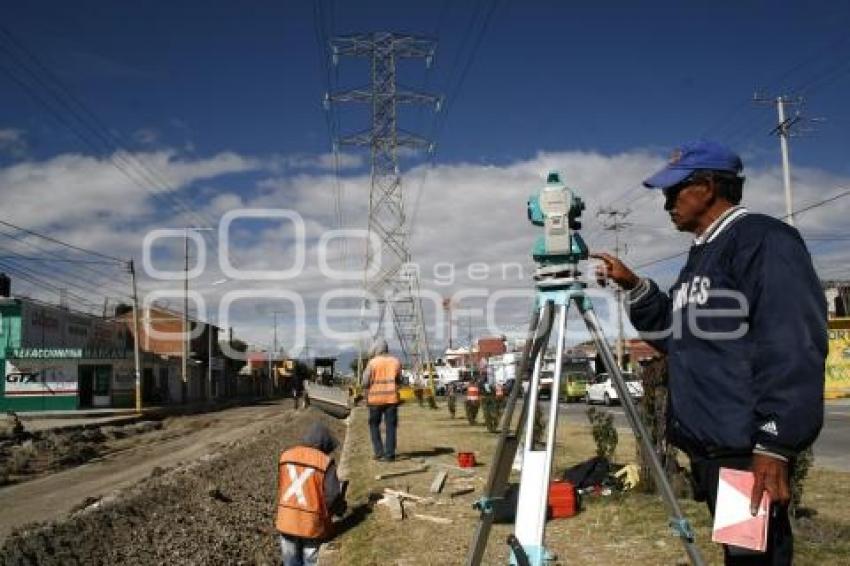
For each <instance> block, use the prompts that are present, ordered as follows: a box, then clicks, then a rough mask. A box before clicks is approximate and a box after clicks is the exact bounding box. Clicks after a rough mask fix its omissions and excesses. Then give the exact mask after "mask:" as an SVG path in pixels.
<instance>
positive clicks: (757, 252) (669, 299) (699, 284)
mask: <svg viewBox="0 0 850 566" xmlns="http://www.w3.org/2000/svg"><path fill="white" fill-rule="evenodd" d="M628 302H629V303H630V305H629V306H630V313H629V316H630V318H631V321H632V324H633V325H634V326H635V328H637V329H638V330H639V331H641V334H642V336H643V337H644V338H645V339H647V340H648V341H649V342H650V343H652V344H653V345H654V346H655V347H656V348H658V349H659V350H661V351H663V352H666V353H667V355H668V363H669V374H670V380H669V391H670V395H669V403H670V406H669V409H670V410H669V412H668V419H669V423H668V434H669V436H670V438H671V440H672V442H673V443H674V444H676V445H677V446H679V447H680V448H682V449H684V450H685V451H686V452H688V453H690V454H691V455H695V456H706V455H712V454H723V453H727V452H738V451H742V452H743V451H751V450H753V449H754V448H756V449H765V450H767V451H769V452H773V453H777V454H780V455H784V456H787V457H790V456H793V455H794V454H796V453H798V452H799V451H801V450H803V449H805V448H806V447H808V446H810V445H811V444H812V443H813V442H814V440H815V438H816V437H817V435H818V433H819V431H820V428H821V426H822V424H823V389H824V361H825V358H826V353H827V332H826V300H825V298H824V293H823V291H822V289H821V285H820V281H819V280H818V277H817V275H816V274H815V271H814V268H813V266H812V260H811V256H810V255H809V253H808V250H807V249H806V246H805V244H804V242H803V240H802V238H801V237H800V235H799V233H798V232H797V230H795V229H794V228H792V227H790V226H788V225H787V224H785V223H783V222H780V221H779V220H776V219H774V218H771V217H769V216H764V215H761V214H749V213H747V212H746V210H745V209H736V210H734V211H732V213H731V214H729V215H728V216H727V217H726V218H725V219H724V220H723V221H721V222H719V223H718V225H717V226H713V227H712V228H711V229H710V233H706V234H704V235H703V241H702V243H695V244H694V245H693V246H692V247H691V249H690V252H689V254H688V261H687V263H686V265H685V267H684V268H683V269H682V271H681V273H680V274H679V278H678V280H677V281H676V283H675V284H674V285H673V287H672V288H671V289H670V293H669V295H668V294H664V293H663V292H661V291H660V290H659V289H658V286H657V285H656V284H655V283H654V282H652V281H648V280H644V281H642V283H641V285H640V286H639V288H638V289H636V290H634V291H632V292H631V293H630V300H629V301H628Z"/></svg>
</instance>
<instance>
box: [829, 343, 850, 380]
mask: <svg viewBox="0 0 850 566" xmlns="http://www.w3.org/2000/svg"><path fill="white" fill-rule="evenodd" d="M826 391H827V393H830V392H832V393H850V330H838V329H830V330H829V354H828V355H827V358H826Z"/></svg>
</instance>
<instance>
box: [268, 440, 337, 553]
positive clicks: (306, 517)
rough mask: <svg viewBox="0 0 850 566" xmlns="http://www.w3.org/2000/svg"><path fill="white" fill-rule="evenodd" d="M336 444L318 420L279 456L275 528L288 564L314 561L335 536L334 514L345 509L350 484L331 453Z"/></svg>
mask: <svg viewBox="0 0 850 566" xmlns="http://www.w3.org/2000/svg"><path fill="white" fill-rule="evenodd" d="M336 447H337V442H336V439H335V438H334V437H333V435H332V434H331V432H330V431H329V430H328V428H327V427H326V426H325V425H323V424H321V423H313V424H312V425H311V427H310V428H309V429H308V431H307V433H306V434H305V435H304V439H303V440H302V442H301V444H299V445H298V446H295V447H293V448H290V449H289V450H285V451H284V452H283V453H282V454H281V455H280V459H279V462H278V491H277V518H276V520H275V527H276V528H277V530H278V532H279V533H280V551H281V556H282V558H283V566H302V565H303V566H313V565H315V564H316V562H317V560H318V556H319V546H320V545H321V543H322V542H323V541H325V540H327V539H329V538H330V537H331V536H332V535H333V523H332V521H331V515H342V514H344V513H345V508H346V504H345V486H344V485H343V484H340V481H339V478H338V477H337V473H336V463H335V462H334V460H333V458H332V457H331V453H332V452H333V451H334V450H335V449H336Z"/></svg>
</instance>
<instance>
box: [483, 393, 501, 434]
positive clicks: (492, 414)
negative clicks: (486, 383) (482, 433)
mask: <svg viewBox="0 0 850 566" xmlns="http://www.w3.org/2000/svg"><path fill="white" fill-rule="evenodd" d="M483 399H484V401H483V408H484V426H486V427H487V430H488V431H489V432H498V430H499V422H500V421H501V420H502V413H503V412H504V409H505V400H504V399H503V398H497V397H496V396H495V395H485V396H484V397H483Z"/></svg>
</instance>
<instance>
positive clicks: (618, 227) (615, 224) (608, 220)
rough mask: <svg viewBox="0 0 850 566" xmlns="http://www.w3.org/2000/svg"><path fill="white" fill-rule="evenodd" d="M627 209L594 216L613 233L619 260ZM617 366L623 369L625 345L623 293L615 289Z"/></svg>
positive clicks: (601, 212)
mask: <svg viewBox="0 0 850 566" xmlns="http://www.w3.org/2000/svg"><path fill="white" fill-rule="evenodd" d="M631 212H632V211H631V210H629V209H618V208H614V207H613V206H609V207H607V208H604V207H603V208H600V209H599V210H598V211H597V212H596V216H597V217H598V216H602V217H603V220H602V226H603V227H604V228H605V230H612V231H613V232H614V256H615V257H616V258H617V259H620V250H621V249H622V251H623V254H624V255H625V252H626V249H625V246H623V247H622V248H621V247H620V232H621V231H622V230H623V229H624V228H628V227H629V226H631V224H629V223H628V222H624V220H625V218H626V216H628V215H629V214H631ZM616 294H617V365H619V366H620V369H623V358H624V357H625V344H624V340H623V291H622V289H620V288H619V287H617V291H616Z"/></svg>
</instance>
